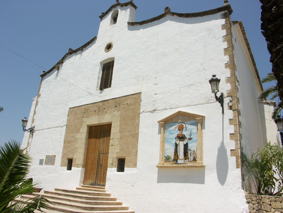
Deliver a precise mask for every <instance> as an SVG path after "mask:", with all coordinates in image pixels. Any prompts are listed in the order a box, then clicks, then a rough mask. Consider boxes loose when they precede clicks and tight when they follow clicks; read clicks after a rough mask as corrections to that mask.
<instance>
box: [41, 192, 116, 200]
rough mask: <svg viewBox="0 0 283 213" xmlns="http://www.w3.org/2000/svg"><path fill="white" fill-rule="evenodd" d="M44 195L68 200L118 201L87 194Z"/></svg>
mask: <svg viewBox="0 0 283 213" xmlns="http://www.w3.org/2000/svg"><path fill="white" fill-rule="evenodd" d="M44 194H47V195H54V196H60V197H67V198H74V199H81V200H99V201H116V200H117V198H114V197H110V196H107V197H105V196H90V195H85V194H71V193H65V192H60V191H46V190H45V191H44Z"/></svg>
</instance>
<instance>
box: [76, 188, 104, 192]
mask: <svg viewBox="0 0 283 213" xmlns="http://www.w3.org/2000/svg"><path fill="white" fill-rule="evenodd" d="M76 189H77V190H85V191H94V192H106V190H105V188H104V189H103V188H92V187H77V188H76Z"/></svg>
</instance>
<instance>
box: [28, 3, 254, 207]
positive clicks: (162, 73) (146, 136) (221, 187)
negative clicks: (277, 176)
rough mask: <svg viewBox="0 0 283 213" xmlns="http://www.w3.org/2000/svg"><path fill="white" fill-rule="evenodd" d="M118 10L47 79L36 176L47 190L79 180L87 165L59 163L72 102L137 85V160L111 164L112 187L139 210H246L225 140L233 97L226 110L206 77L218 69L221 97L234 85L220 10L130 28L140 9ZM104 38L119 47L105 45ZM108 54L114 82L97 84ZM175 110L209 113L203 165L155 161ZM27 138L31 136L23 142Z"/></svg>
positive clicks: (39, 114) (34, 149) (38, 123)
mask: <svg viewBox="0 0 283 213" xmlns="http://www.w3.org/2000/svg"><path fill="white" fill-rule="evenodd" d="M118 9H119V17H118V22H117V24H115V25H112V26H110V17H111V13H110V14H108V15H107V16H106V17H104V19H103V20H102V22H101V24H100V28H99V32H98V36H97V40H96V41H95V42H94V43H92V44H91V45H89V46H88V47H87V48H85V49H84V50H83V51H81V52H78V53H76V54H74V55H71V56H69V57H68V58H67V59H66V60H65V61H64V63H63V64H62V65H61V67H60V70H59V71H56V70H54V71H53V72H51V73H50V74H48V75H47V76H45V77H44V78H43V83H42V86H41V91H40V97H39V98H38V106H37V108H36V114H35V122H34V124H33V125H34V126H35V128H36V132H35V134H34V138H33V142H32V146H31V148H30V156H32V158H33V163H32V167H31V172H30V176H32V177H33V178H34V180H35V181H38V182H39V183H40V186H41V187H43V188H44V189H45V190H46V189H48V190H52V189H53V188H56V187H57V188H60V187H61V188H62V187H64V188H75V187H76V186H78V185H79V183H80V179H81V174H83V169H79V168H73V170H72V171H66V168H63V167H60V163H61V162H60V160H61V154H62V148H63V141H64V135H65V128H66V123H67V115H68V109H69V108H70V107H74V106H79V105H84V104H87V103H93V102H98V101H102V100H107V99H111V98H115V97H120V96H123V95H128V94H133V93H136V92H141V94H142V102H141V117H140V133H139V151H138V165H137V168H136V169H128V168H126V171H125V172H124V173H117V172H116V171H115V169H108V175H107V190H109V191H110V192H111V193H112V194H113V195H114V196H116V197H118V198H119V199H121V200H122V201H123V202H124V203H125V204H127V205H129V206H130V208H131V209H133V210H135V211H136V212H188V211H193V212H246V211H247V205H246V204H245V198H244V192H243V190H242V189H241V172H240V169H236V160H235V158H234V157H230V149H234V148H235V144H234V141H230V139H229V134H230V133H232V132H233V131H234V129H233V126H230V125H229V119H231V118H232V117H233V115H232V111H230V110H228V109H227V102H228V101H229V100H230V99H229V98H225V104H224V107H225V114H224V116H222V114H221V107H220V104H219V103H218V102H216V101H215V98H214V95H213V94H212V93H211V89H210V85H209V83H208V80H209V79H210V78H211V76H212V74H216V75H217V77H219V78H221V84H220V91H221V92H224V96H226V91H228V90H229V89H230V85H229V84H226V83H225V79H226V78H227V77H229V75H230V71H229V70H228V69H225V66H224V65H225V63H227V61H228V57H227V56H224V48H226V47H227V43H226V42H223V36H224V35H225V33H226V31H225V30H222V27H221V25H222V24H224V19H221V14H220V13H219V14H215V15H210V16H205V17H199V18H178V17H171V16H167V17H165V18H163V19H161V20H159V21H155V22H153V23H149V24H146V25H141V26H128V25H127V22H128V21H133V20H134V19H135V10H134V9H133V8H131V7H122V8H120V7H118ZM108 42H112V43H113V45H114V46H113V49H112V50H111V51H110V52H108V53H106V52H105V51H104V48H105V46H106V44H107V43H108ZM111 57H114V58H115V65H114V73H113V80H112V86H111V88H109V89H105V90H104V91H99V90H98V89H97V88H98V85H99V76H100V72H101V64H100V62H101V61H104V60H106V59H108V58H111ZM238 57H241V55H238ZM245 75H248V74H246V73H244V74H243V77H241V78H244V76H245ZM256 98H257V97H255V99H256ZM178 110H183V111H187V112H191V113H197V114H202V115H204V116H205V120H204V131H203V141H204V142H203V147H204V164H205V168H198V169H196V168H193V169H157V168H156V165H157V164H158V159H159V142H160V130H159V125H158V123H157V121H158V120H160V119H162V118H164V117H167V116H168V115H170V114H172V113H174V112H176V111H178ZM251 119H255V120H256V119H257V118H256V116H255V117H251ZM243 123H244V122H243ZM259 137H260V136H259ZM26 143H27V137H26V135H25V137H24V140H23V146H24V144H26ZM46 155H56V163H55V165H49V166H47V165H43V166H40V165H38V162H39V159H45V156H46Z"/></svg>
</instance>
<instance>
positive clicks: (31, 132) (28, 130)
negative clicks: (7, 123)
mask: <svg viewBox="0 0 283 213" xmlns="http://www.w3.org/2000/svg"><path fill="white" fill-rule="evenodd" d="M27 123H28V120H27V118H26V117H25V118H24V119H22V127H23V131H25V132H29V133H30V134H31V135H33V133H34V126H33V127H31V128H28V129H26V126H27Z"/></svg>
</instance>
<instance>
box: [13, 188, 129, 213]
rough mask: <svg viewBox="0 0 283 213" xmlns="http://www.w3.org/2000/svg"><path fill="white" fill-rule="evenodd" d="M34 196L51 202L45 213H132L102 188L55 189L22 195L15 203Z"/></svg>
mask: <svg viewBox="0 0 283 213" xmlns="http://www.w3.org/2000/svg"><path fill="white" fill-rule="evenodd" d="M34 195H41V196H42V197H45V198H46V199H48V200H49V201H51V202H52V204H53V205H50V210H51V211H50V210H46V212H70V213H78V212H81V213H86V212H93V213H134V211H131V210H129V207H128V206H123V205H122V202H120V201H117V198H114V197H111V194H110V193H108V192H106V190H105V188H104V187H98V186H81V187H77V188H76V190H71V189H57V188H55V191H44V193H42V194H40V193H33V194H30V195H22V196H21V198H20V199H18V200H17V201H20V202H24V201H26V200H28V199H30V198H32V197H33V196H34ZM44 211H45V210H44Z"/></svg>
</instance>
